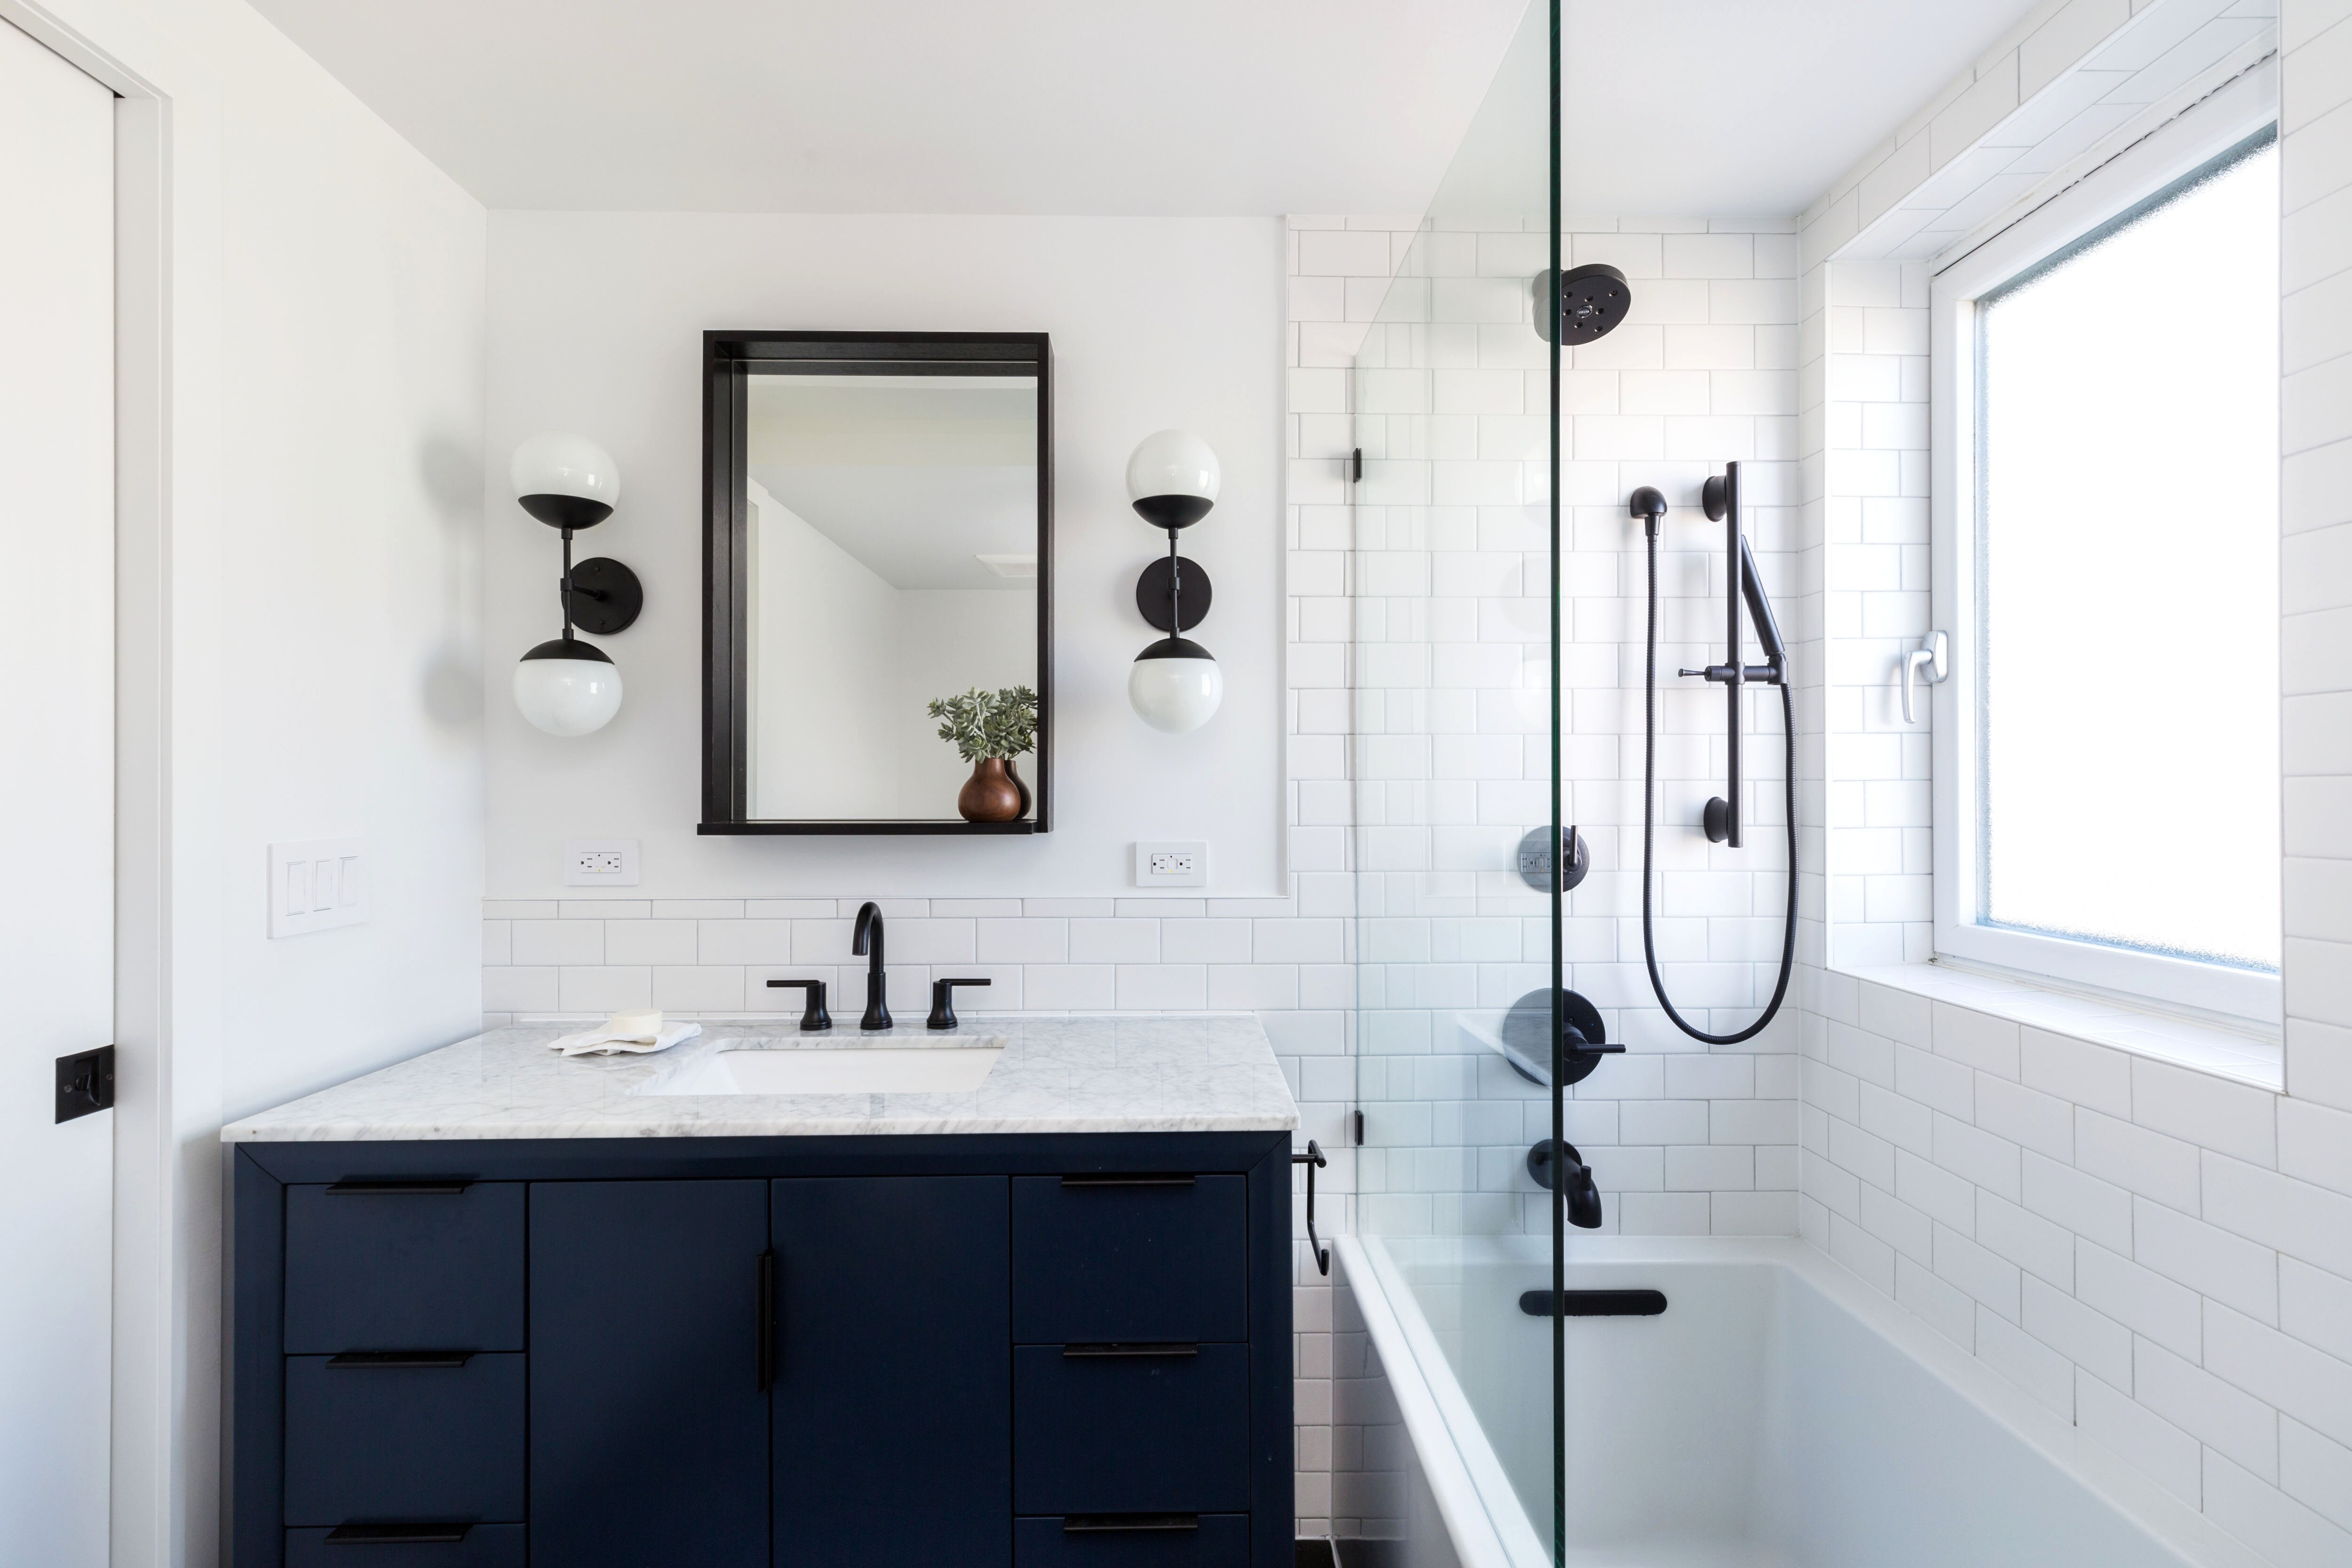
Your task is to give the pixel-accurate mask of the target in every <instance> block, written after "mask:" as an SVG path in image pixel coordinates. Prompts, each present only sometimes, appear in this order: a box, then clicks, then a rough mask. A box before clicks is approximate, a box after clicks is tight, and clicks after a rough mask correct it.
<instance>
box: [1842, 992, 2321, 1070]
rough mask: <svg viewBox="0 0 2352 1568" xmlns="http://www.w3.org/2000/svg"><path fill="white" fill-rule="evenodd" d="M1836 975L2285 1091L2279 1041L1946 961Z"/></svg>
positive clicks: (2195, 1019)
mask: <svg viewBox="0 0 2352 1568" xmlns="http://www.w3.org/2000/svg"><path fill="white" fill-rule="evenodd" d="M1832 973H1838V974H1843V975H1846V976H1848V977H1849V978H1852V979H1855V980H1867V981H1869V982H1870V983H1871V984H1874V985H1884V986H1886V987H1888V988H1889V989H1891V990H1895V991H1907V992H1909V993H1910V994H1913V995H1915V996H1925V997H1927V998H1929V999H1931V1000H1934V1001H1937V1002H1948V1003H1950V1004H1951V1005H1954V1006H1956V1007H1968V1008H1971V1009H1973V1010H1975V1011H1976V1012H1979V1013H1985V1014H1990V1016H1993V1017H1996V1018H2006V1019H2008V1020H2010V1021H2011V1023H2016V1024H2024V1025H2028V1026H2032V1027H2033V1028H2036V1029H2047V1030H2048V1031H2050V1032H2051V1033H2052V1034H2053V1035H2067V1036H2071V1037H2074V1038H2075V1039H2078V1040H2088V1041H2090V1042H2091V1043H2092V1044H2094V1045H2100V1046H2111V1047H2114V1048H2116V1050H2119V1051H2127V1052H2129V1053H2130V1054H2131V1055H2133V1056H2136V1057H2147V1058H2150V1059H2151V1060H2155V1061H2160V1062H2169V1063H2171V1064H2172V1065H2173V1066H2175V1067H2184V1068H2190V1069H2192V1070H2194V1071H2197V1072H2206V1073H2211V1074H2212V1075H2213V1076H2214V1077H2216V1078H2224V1079H2230V1080H2231V1082H2233V1083H2243V1084H2251V1085H2252V1086H2253V1087H2254V1088H2256V1089H2268V1090H2270V1091H2271V1092H2272V1093H2273V1094H2281V1093H2284V1092H2285V1089H2286V1063H2285V1051H2284V1047H2282V1046H2281V1044H2280V1043H2279V1041H2278V1040H2277V1039H2276V1038H2274V1037H2269V1038H2266V1037H2263V1035H2261V1034H2257V1033H2254V1032H2252V1030H2251V1029H2250V1030H2248V1031H2244V1032H2241V1031H2239V1030H2236V1029H2231V1028H2225V1027H2223V1026H2221V1025H2218V1024H2212V1023H2209V1022H2207V1021H2205V1020H2203V1019H2201V1018H2191V1017H2188V1016H2183V1015H2180V1014H2176V1013H2162V1012H2158V1011H2155V1010H2153V1009H2143V1008H2137V1007H2128V1006H2126V1005H2123V1004H2121V1003H2117V1002H2111V1001H2106V1000H2104V999H2102V998H2099V997H2094V996H2085V995H2082V994H2077V993H2074V992H2071V991H2058V990H2053V989H2047V988H2044V987H2042V986H2039V985H2029V984H2025V983H2024V982H2022V981H2019V980H2011V979H2008V978H2006V977H2004V976H2001V975H1997V974H1980V973H1977V972H1975V971H1973V970H1967V969H1955V968H1952V967H1950V966H1948V965H1946V964H1940V963H1887V964H1869V965H1860V966H1846V965H1832Z"/></svg>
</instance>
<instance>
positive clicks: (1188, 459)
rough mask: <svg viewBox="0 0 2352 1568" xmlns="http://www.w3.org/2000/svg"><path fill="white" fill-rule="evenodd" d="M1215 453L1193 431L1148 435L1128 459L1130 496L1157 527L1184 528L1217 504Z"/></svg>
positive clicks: (1220, 477)
mask: <svg viewBox="0 0 2352 1568" xmlns="http://www.w3.org/2000/svg"><path fill="white" fill-rule="evenodd" d="M1222 477H1223V476H1222V474H1221V472H1220V470H1219V468H1218V467H1217V454H1216V453H1215V452H1214V451H1213V450H1211V449H1210V447H1209V444H1208V443H1207V442H1206V441H1203V440H1202V439H1201V438H1200V437H1198V436H1195V435H1193V434H1192V432H1191V431H1190V430H1158V431H1154V432H1153V433H1152V434H1150V435H1149V436H1146V437H1144V438H1143V440H1142V441H1141V443H1140V444H1139V445H1138V446H1137V447H1136V448H1135V455H1134V456H1132V457H1130V458H1128V460H1127V499H1128V500H1129V501H1131V502H1133V503H1134V506H1135V510H1136V511H1137V513H1138V514H1139V516H1141V517H1142V518H1143V520H1144V521H1147V522H1149V523H1150V524H1151V525H1152V526H1153V527H1155V528H1184V527H1188V526H1190V525H1191V524H1192V523H1195V522H1198V521H1200V520H1201V519H1202V518H1203V517H1206V516H1207V515H1208V514H1209V509H1210V508H1211V507H1213V506H1214V505H1216V504H1217V486H1218V483H1219V482H1220V480H1221V479H1222Z"/></svg>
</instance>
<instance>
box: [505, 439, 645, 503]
mask: <svg viewBox="0 0 2352 1568" xmlns="http://www.w3.org/2000/svg"><path fill="white" fill-rule="evenodd" d="M507 477H508V478H509V479H512V480H513V481H514V493H515V498H516V499H517V500H520V499H521V498H523V497H524V496H569V497H571V498H572V499H574V500H593V501H602V502H604V505H605V506H607V507H618V506H619V505H620V504H621V468H620V465H619V464H617V463H615V462H614V461H613V454H612V453H610V452H607V451H606V450H604V447H599V446H598V445H596V443H595V442H593V441H591V440H590V439H588V437H585V436H566V435H559V434H554V433H542V434H541V435H537V436H533V437H530V439H529V440H527V441H525V442H524V443H523V444H522V445H521V446H520V447H516V448H515V450H514V460H513V461H512V462H511V463H509V465H508V466H507Z"/></svg>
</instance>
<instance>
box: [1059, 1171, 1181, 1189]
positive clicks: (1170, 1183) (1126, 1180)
mask: <svg viewBox="0 0 2352 1568" xmlns="http://www.w3.org/2000/svg"><path fill="white" fill-rule="evenodd" d="M1062 1185H1064V1186H1066V1187H1189V1186H1191V1185H1192V1177H1190V1176H1181V1175H1156V1176H1153V1175H1146V1176H1135V1175H1124V1174H1107V1175H1094V1176H1064V1177H1063V1178H1062Z"/></svg>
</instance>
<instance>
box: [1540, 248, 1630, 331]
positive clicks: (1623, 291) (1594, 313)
mask: <svg viewBox="0 0 2352 1568" xmlns="http://www.w3.org/2000/svg"><path fill="white" fill-rule="evenodd" d="M1535 296H1536V331H1537V332H1538V334H1539V335H1540V336H1541V337H1542V338H1543V340H1544V342H1551V332H1550V331H1549V321H1547V320H1546V317H1547V315H1548V314H1549V304H1550V296H1551V270H1550V268H1545V269H1544V270H1543V271H1541V272H1538V273H1537V274H1536V281H1535ZM1632 309H1633V286H1632V285H1630V284H1628V283H1627V282H1626V281H1625V275H1624V274H1623V273H1622V272H1620V271H1618V270H1617V269H1616V268H1614V267H1612V266H1610V265H1609V264H1608V263H1607V262H1605V261H1590V262H1587V263H1585V265H1583V266H1582V267H1571V268H1569V269H1568V270H1567V271H1565V272H1563V273H1561V274H1560V275H1559V341H1560V342H1561V343H1562V344H1563V345H1564V346H1566V347H1569V348H1573V347H1575V346H1576V345H1577V344H1579V343H1589V342H1592V341H1593V340H1594V339H1596V338H1605V337H1607V336H1608V335H1609V334H1610V333H1611V332H1612V331H1616V330H1617V326H1618V323H1620V322H1622V321H1624V319H1625V312H1626V311H1628V310H1632Z"/></svg>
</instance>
